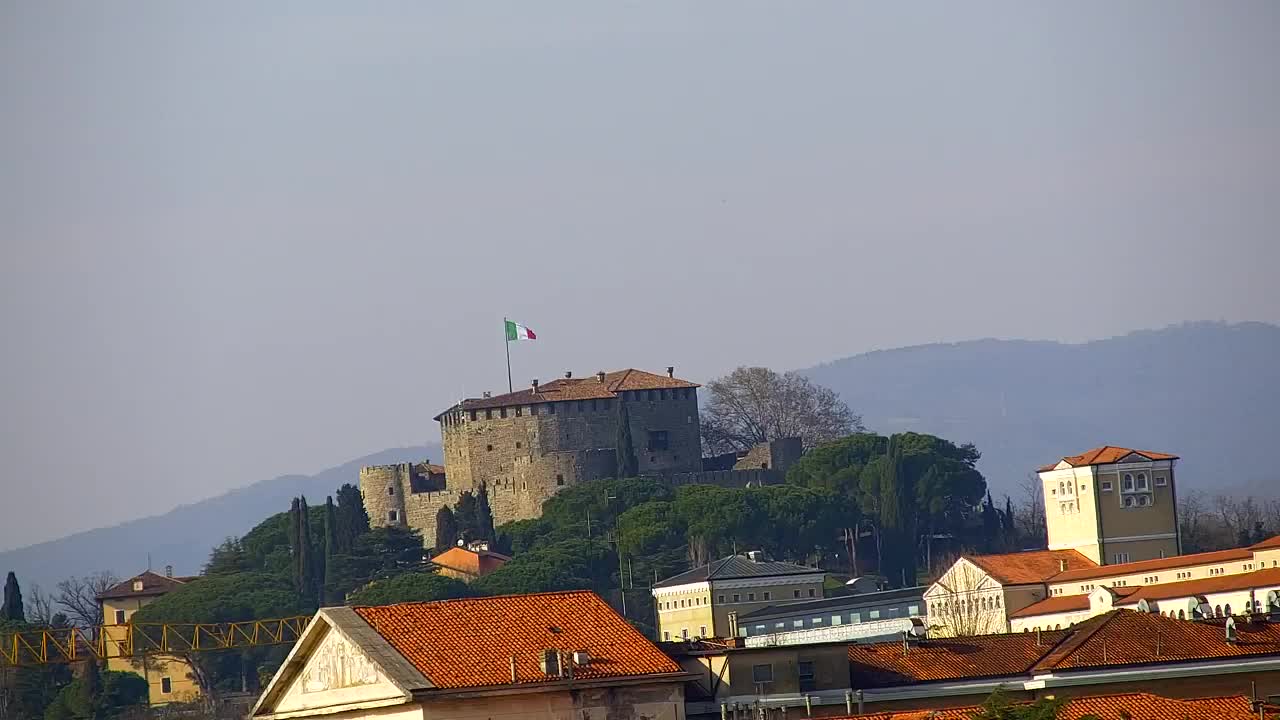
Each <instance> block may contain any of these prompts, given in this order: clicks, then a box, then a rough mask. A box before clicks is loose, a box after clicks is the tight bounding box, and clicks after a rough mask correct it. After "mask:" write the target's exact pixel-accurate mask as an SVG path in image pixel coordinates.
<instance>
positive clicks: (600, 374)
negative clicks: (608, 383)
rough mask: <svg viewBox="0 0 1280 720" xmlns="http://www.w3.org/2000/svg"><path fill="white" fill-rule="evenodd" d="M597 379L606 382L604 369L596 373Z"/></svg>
mask: <svg viewBox="0 0 1280 720" xmlns="http://www.w3.org/2000/svg"><path fill="white" fill-rule="evenodd" d="M596 380H599V381H600V382H604V371H603V370H601V371H600V372H598V373H596Z"/></svg>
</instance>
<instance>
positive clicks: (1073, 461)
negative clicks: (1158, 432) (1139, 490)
mask: <svg viewBox="0 0 1280 720" xmlns="http://www.w3.org/2000/svg"><path fill="white" fill-rule="evenodd" d="M1128 455H1141V456H1143V457H1145V458H1147V459H1148V460H1152V461H1155V460H1177V459H1178V456H1177V455H1173V454H1170V453H1162V452H1156V451H1154V450H1138V449H1135V448H1128V447H1121V446H1119V445H1099V446H1098V447H1095V448H1090V449H1088V450H1085V451H1084V452H1082V453H1079V454H1077V455H1066V456H1064V457H1063V458H1062V459H1060V460H1058V461H1057V462H1054V463H1051V464H1049V465H1041V466H1040V468H1039V471H1040V472H1048V471H1050V470H1053V469H1054V468H1056V467H1057V466H1058V464H1059V463H1063V462H1065V463H1067V464H1068V465H1070V466H1071V467H1088V466H1090V465H1111V464H1113V463H1116V462H1119V461H1120V460H1122V459H1124V458H1125V457H1126V456H1128Z"/></svg>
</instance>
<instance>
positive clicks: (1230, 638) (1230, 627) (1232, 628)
mask: <svg viewBox="0 0 1280 720" xmlns="http://www.w3.org/2000/svg"><path fill="white" fill-rule="evenodd" d="M1225 631H1226V634H1227V642H1235V641H1237V640H1239V639H1240V635H1239V633H1237V632H1236V619H1235V618H1233V617H1228V618H1227V624H1226V627H1225Z"/></svg>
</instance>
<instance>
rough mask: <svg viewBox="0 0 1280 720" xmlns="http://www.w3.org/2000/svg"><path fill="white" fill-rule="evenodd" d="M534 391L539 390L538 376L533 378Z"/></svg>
mask: <svg viewBox="0 0 1280 720" xmlns="http://www.w3.org/2000/svg"><path fill="white" fill-rule="evenodd" d="M533 391H534V392H538V378H534V379H533Z"/></svg>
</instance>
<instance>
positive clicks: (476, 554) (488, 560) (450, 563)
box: [431, 547, 511, 577]
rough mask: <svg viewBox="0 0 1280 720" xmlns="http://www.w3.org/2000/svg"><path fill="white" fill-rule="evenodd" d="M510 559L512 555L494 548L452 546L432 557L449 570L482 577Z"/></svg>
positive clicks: (437, 563) (432, 559) (436, 562)
mask: <svg viewBox="0 0 1280 720" xmlns="http://www.w3.org/2000/svg"><path fill="white" fill-rule="evenodd" d="M510 559H511V558H510V557H508V556H506V555H503V554H502V553H497V552H493V551H492V550H472V549H471V548H465V547H451V548H449V549H448V550H445V551H444V552H442V553H440V554H439V555H436V556H435V557H433V558H431V562H433V563H435V564H436V565H439V566H440V567H443V568H448V569H449V570H456V571H457V572H461V573H466V574H468V575H475V576H476V577H480V576H482V575H488V574H489V573H491V572H493V571H494V570H497V569H498V568H500V567H502V566H503V565H506V564H507V561H509V560H510Z"/></svg>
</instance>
